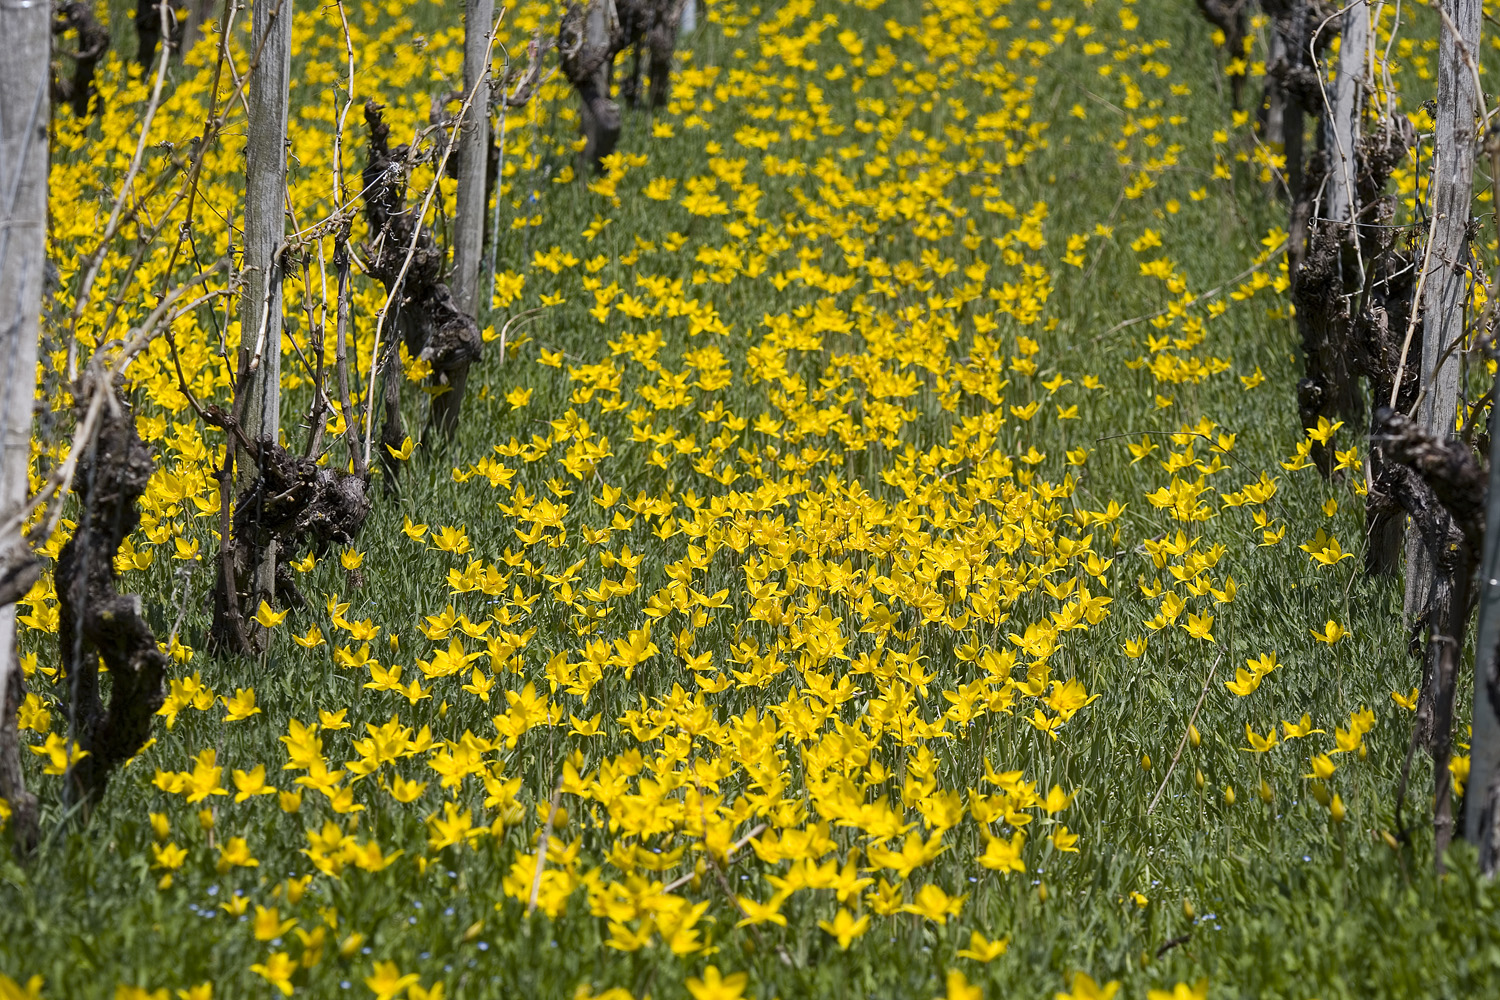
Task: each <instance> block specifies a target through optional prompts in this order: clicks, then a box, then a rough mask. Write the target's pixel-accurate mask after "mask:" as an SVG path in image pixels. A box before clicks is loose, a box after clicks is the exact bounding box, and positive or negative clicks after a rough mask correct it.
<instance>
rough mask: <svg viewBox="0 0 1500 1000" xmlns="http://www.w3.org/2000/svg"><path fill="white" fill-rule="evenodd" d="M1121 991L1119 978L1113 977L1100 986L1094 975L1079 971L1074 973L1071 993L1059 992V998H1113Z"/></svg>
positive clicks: (1098, 999)
mask: <svg viewBox="0 0 1500 1000" xmlns="http://www.w3.org/2000/svg"><path fill="white" fill-rule="evenodd" d="M1118 992H1120V983H1119V980H1116V979H1111V980H1110V981H1109V982H1107V983H1105V984H1104V985H1103V986H1100V985H1099V984H1098V983H1096V982H1094V979H1093V977H1092V976H1090V975H1088V974H1087V973H1083V972H1078V973H1075V974H1074V975H1073V989H1072V991H1071V992H1069V993H1058V994H1057V1000H1113V998H1114V995H1115V994H1116V993H1118Z"/></svg>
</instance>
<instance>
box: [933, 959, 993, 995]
mask: <svg viewBox="0 0 1500 1000" xmlns="http://www.w3.org/2000/svg"><path fill="white" fill-rule="evenodd" d="M959 954H960V955H962V954H963V952H959ZM945 985H946V986H947V992H946V993H945V994H944V995H943V996H942V997H939V998H938V1000H984V991H983V990H981V989H980V988H979V987H978V986H975V985H973V984H971V983H970V982H969V980H968V977H967V976H965V975H964V974H963V973H962V972H960V971H958V970H957V969H949V970H948V978H947V981H946V984H945Z"/></svg>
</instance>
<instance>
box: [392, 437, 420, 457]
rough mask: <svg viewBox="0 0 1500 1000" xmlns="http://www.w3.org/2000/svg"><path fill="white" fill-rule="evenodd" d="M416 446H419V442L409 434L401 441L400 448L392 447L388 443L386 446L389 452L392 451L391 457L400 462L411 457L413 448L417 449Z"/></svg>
mask: <svg viewBox="0 0 1500 1000" xmlns="http://www.w3.org/2000/svg"><path fill="white" fill-rule="evenodd" d="M416 447H417V443H416V442H415V441H413V440H412V439H411V435H410V434H408V435H407V436H406V438H405V439H404V440H403V441H402V442H401V447H399V448H392V447H391V446H390V445H386V446H385V450H386V451H388V452H390V453H391V457H392V458H394V459H395V460H396V461H398V462H404V461H406V460H407V459H408V458H411V453H412V450H413V449H415V448H416Z"/></svg>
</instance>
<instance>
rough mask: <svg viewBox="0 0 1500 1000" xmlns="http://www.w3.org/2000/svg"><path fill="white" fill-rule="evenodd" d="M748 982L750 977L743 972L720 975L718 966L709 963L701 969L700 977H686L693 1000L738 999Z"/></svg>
mask: <svg viewBox="0 0 1500 1000" xmlns="http://www.w3.org/2000/svg"><path fill="white" fill-rule="evenodd" d="M749 982H750V977H749V976H748V975H747V974H745V973H743V972H734V973H731V974H729V975H727V976H721V975H720V974H719V969H718V967H717V966H714V965H710V966H709V967H708V968H706V969H704V970H703V978H702V979H694V978H692V977H691V976H690V977H688V981H687V988H688V992H689V993H691V994H692V995H693V1000H740V997H742V996H744V995H745V985H746V984H747V983H749Z"/></svg>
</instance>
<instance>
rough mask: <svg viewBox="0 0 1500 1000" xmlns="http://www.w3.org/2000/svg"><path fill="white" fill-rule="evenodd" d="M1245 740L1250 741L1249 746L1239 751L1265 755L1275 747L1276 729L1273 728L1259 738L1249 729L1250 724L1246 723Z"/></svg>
mask: <svg viewBox="0 0 1500 1000" xmlns="http://www.w3.org/2000/svg"><path fill="white" fill-rule="evenodd" d="M1245 738H1246V739H1247V740H1249V741H1250V745H1249V746H1247V747H1240V749H1241V750H1247V751H1249V752H1251V753H1265V752H1266V751H1267V750H1270V749H1271V748H1272V747H1274V746H1275V745H1276V729H1275V727H1274V726H1273V727H1272V728H1271V731H1270V732H1268V733H1266V735H1264V736H1261V735H1259V734H1258V733H1256V731H1255V730H1253V729H1251V728H1250V723H1248V722H1247V723H1245Z"/></svg>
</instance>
